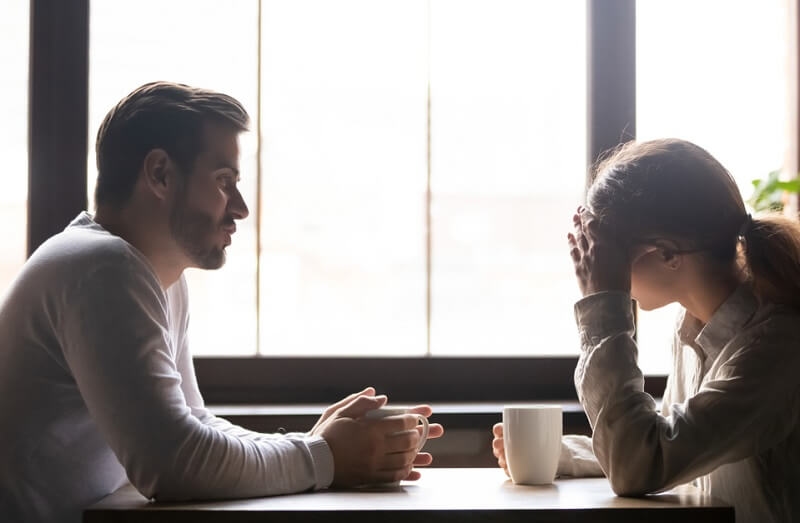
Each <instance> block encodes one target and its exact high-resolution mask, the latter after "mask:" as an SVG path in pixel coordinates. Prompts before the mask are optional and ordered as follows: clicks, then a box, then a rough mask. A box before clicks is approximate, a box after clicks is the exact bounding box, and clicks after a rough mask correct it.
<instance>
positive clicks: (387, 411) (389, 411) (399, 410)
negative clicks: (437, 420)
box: [364, 406, 428, 487]
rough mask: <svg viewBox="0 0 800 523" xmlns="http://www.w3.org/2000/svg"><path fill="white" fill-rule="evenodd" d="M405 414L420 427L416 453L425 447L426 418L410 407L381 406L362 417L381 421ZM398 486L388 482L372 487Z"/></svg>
mask: <svg viewBox="0 0 800 523" xmlns="http://www.w3.org/2000/svg"><path fill="white" fill-rule="evenodd" d="M406 414H413V415H414V416H416V417H417V421H418V422H419V424H421V425H422V435H421V436H420V438H419V444H418V445H417V452H419V451H421V450H422V447H424V446H425V442H426V441H427V440H428V418H426V417H425V416H423V415H422V414H417V413H416V412H411V408H410V407H387V406H383V407H381V408H379V409H375V410H371V411H369V412H367V413H366V415H365V416H364V417H365V418H367V419H381V418H388V417H391V416H404V415H406ZM398 485H400V481H390V482H387V483H380V484H378V485H373V486H374V487H396V486H398Z"/></svg>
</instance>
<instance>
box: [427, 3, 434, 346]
mask: <svg viewBox="0 0 800 523" xmlns="http://www.w3.org/2000/svg"><path fill="white" fill-rule="evenodd" d="M426 8H427V9H426V11H427V13H426V24H425V25H426V27H425V38H426V42H425V47H426V53H425V56H426V64H425V67H426V80H427V86H426V87H427V92H426V108H425V133H426V134H425V156H426V158H425V168H426V171H427V173H426V185H425V320H426V322H425V355H426V356H427V357H430V356H431V269H432V264H431V255H432V247H433V245H432V232H433V231H432V220H431V199H432V198H431V196H432V195H431V0H426Z"/></svg>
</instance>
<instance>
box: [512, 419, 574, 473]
mask: <svg viewBox="0 0 800 523" xmlns="http://www.w3.org/2000/svg"><path fill="white" fill-rule="evenodd" d="M562 431H563V426H562V419H561V407H560V406H557V405H522V406H516V405H515V406H506V407H504V408H503V444H504V445H505V452H506V463H507V464H508V471H509V473H510V474H511V480H512V481H513V482H514V483H517V484H522V485H544V484H548V483H552V482H553V480H554V479H555V477H556V472H557V469H558V459H559V457H560V455H561V434H562Z"/></svg>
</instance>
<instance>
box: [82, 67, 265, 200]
mask: <svg viewBox="0 0 800 523" xmlns="http://www.w3.org/2000/svg"><path fill="white" fill-rule="evenodd" d="M248 121H249V117H248V115H247V111H245V109H244V107H242V104H240V103H239V102H238V101H237V100H236V99H234V98H232V97H230V96H228V95H226V94H222V93H217V92H214V91H210V90H208V89H198V88H195V87H189V86H188V85H183V84H178V83H172V82H152V83H148V84H145V85H143V86H141V87H139V88H138V89H136V90H135V91H133V92H132V93H130V94H129V95H128V96H126V97H125V98H123V99H122V100H121V101H120V102H119V103H118V104H117V105H116V107H114V108H113V109H111V110H110V111H109V112H108V114H107V115H106V117H105V119H104V120H103V123H102V125H100V129H99V130H98V131H97V145H96V151H97V186H96V189H95V203H96V204H97V205H103V204H110V205H116V206H121V205H124V204H125V203H126V202H127V200H128V199H129V198H130V196H131V193H132V192H133V187H134V185H135V184H136V179H137V178H138V176H139V170H140V169H141V167H142V162H143V161H144V158H145V156H147V153H149V152H150V151H151V150H153V149H164V150H165V151H166V152H167V154H169V155H170V157H171V158H172V159H173V160H174V161H175V162H176V163H177V164H178V166H179V167H180V168H181V170H182V171H183V172H185V173H187V174H188V173H190V172H191V170H192V167H193V165H194V161H195V159H196V158H197V156H198V155H199V154H200V153H201V152H203V151H204V150H205V147H206V143H205V134H204V131H205V130H204V126H205V125H206V124H207V123H212V124H217V125H224V126H228V127H230V128H231V129H233V130H235V131H238V132H241V131H245V130H246V129H247V125H248Z"/></svg>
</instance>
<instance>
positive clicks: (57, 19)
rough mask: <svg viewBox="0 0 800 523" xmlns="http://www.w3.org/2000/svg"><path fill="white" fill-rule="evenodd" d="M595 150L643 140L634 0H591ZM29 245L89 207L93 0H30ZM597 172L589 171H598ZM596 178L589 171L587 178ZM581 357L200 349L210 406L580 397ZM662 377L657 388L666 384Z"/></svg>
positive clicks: (591, 152) (590, 108)
mask: <svg viewBox="0 0 800 523" xmlns="http://www.w3.org/2000/svg"><path fill="white" fill-rule="evenodd" d="M587 31H588V34H587V37H588V38H587V46H588V50H587V51H588V53H587V62H588V78H587V124H588V128H587V147H588V151H587V158H588V159H591V160H592V161H591V162H589V164H591V163H592V162H593V161H594V160H595V159H596V158H598V157H599V156H600V154H601V153H602V152H603V151H605V150H607V149H609V148H610V147H613V146H615V145H617V144H618V143H619V142H620V140H621V139H624V140H629V139H633V138H635V134H636V131H635V124H636V78H635V76H636V75H635V0H620V1H617V2H605V1H602V0H587ZM30 52H31V60H30V64H31V70H30V87H29V89H30V101H29V107H30V127H29V159H30V163H29V173H28V177H29V194H28V198H29V199H28V201H29V208H28V216H29V221H28V224H29V225H28V254H29V255H30V254H31V253H32V252H33V251H34V250H35V249H36V247H38V245H39V244H41V243H42V242H43V241H44V240H45V239H47V238H48V237H50V236H52V235H53V234H55V233H57V232H59V231H60V230H62V229H63V228H64V227H65V226H66V224H67V223H69V221H70V220H71V219H72V218H74V216H75V215H77V214H78V213H79V212H80V211H82V210H84V209H86V208H87V201H86V185H87V183H86V154H85V151H86V150H87V145H88V54H89V0H76V1H75V2H70V3H69V7H67V6H66V5H65V4H64V3H63V2H61V1H60V0H31V51H30ZM587 171H588V169H587ZM587 181H588V175H587ZM576 361H577V357H542V356H531V357H463V358H459V357H430V356H427V357H407V358H381V357H369V358H363V357H332V358H331V357H324V358H316V357H301V358H291V357H261V356H254V357H230V358H218V357H198V358H195V367H196V370H197V376H198V382H199V384H200V388H201V391H202V392H203V394H204V397H205V399H206V401H207V402H208V403H265V402H270V403H273V402H274V403H309V402H312V403H313V402H321V403H328V402H330V401H333V400H335V399H337V398H339V397H343V396H344V395H346V394H348V393H351V392H353V391H355V390H360V389H361V388H363V387H364V386H366V385H373V386H376V387H377V388H378V390H379V391H380V392H383V393H388V394H391V395H392V398H393V400H395V401H403V402H421V401H425V402H443V401H463V402H476V401H531V400H570V399H574V398H576V393H575V390H574V387H573V385H572V374H573V371H574V368H575V364H576ZM665 381H666V379H665V378H664V377H663V376H648V378H647V381H646V383H647V385H646V386H647V390H648V391H649V392H651V393H652V394H654V395H660V394H661V392H662V391H663V388H664V384H665Z"/></svg>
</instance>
